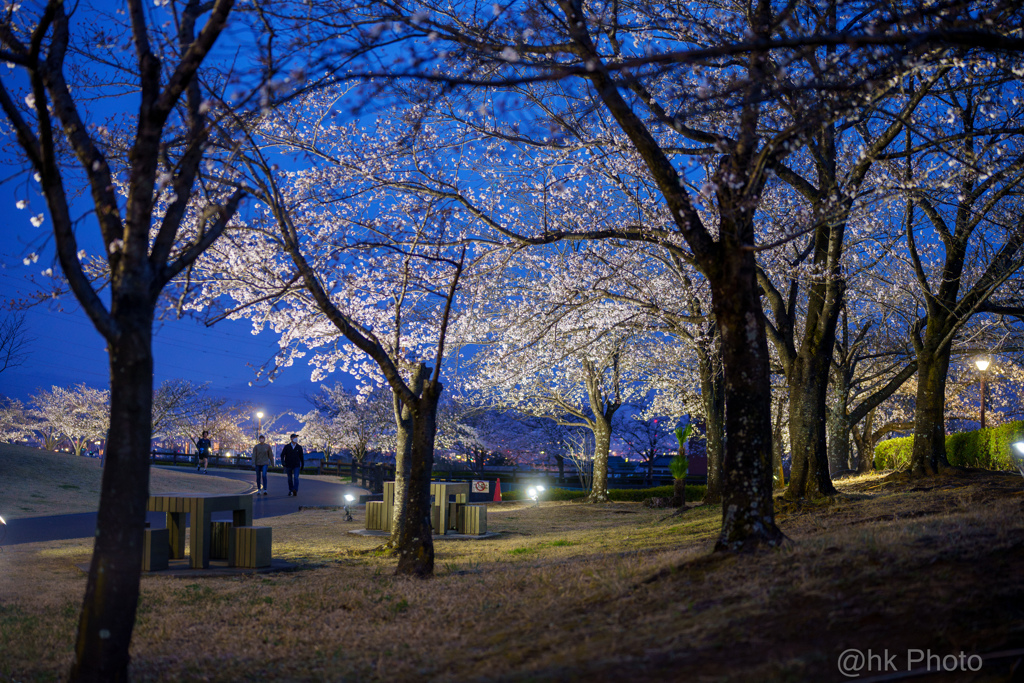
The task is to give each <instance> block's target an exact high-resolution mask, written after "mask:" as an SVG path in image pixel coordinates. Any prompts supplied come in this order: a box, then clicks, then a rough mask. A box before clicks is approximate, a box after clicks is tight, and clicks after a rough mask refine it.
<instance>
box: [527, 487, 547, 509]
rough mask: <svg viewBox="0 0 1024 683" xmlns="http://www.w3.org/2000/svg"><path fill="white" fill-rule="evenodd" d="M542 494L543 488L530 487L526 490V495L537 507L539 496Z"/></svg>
mask: <svg viewBox="0 0 1024 683" xmlns="http://www.w3.org/2000/svg"><path fill="white" fill-rule="evenodd" d="M543 492H544V487H543V486H531V487H530V488H528V489H526V495H527V496H528V497H529V498H530V500H532V501H533V504H534V505H537V506H540V494H541V493H543Z"/></svg>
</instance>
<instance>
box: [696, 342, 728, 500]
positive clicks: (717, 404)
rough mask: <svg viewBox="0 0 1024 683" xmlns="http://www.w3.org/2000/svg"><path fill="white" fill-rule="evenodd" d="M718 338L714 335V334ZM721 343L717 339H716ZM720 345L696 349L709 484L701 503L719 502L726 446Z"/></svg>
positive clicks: (723, 379)
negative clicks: (704, 349)
mask: <svg viewBox="0 0 1024 683" xmlns="http://www.w3.org/2000/svg"><path fill="white" fill-rule="evenodd" d="M716 338H717V336H716ZM719 345H720V342H719ZM720 353H721V349H720V348H715V347H714V346H712V348H711V349H710V350H708V351H707V352H705V351H703V350H699V351H698V353H697V370H698V373H699V375H700V393H701V402H702V403H703V405H704V421H705V424H706V425H707V432H706V434H705V438H706V442H705V455H706V456H707V461H708V484H707V490H706V491H705V492H704V504H705V505H709V504H710V505H715V504H718V503H721V502H722V451H723V448H724V446H725V386H724V384H725V378H724V375H723V373H722V361H721V356H720Z"/></svg>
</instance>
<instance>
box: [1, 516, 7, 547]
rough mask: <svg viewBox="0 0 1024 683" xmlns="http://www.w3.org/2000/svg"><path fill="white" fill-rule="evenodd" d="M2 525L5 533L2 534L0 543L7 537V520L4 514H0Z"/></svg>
mask: <svg viewBox="0 0 1024 683" xmlns="http://www.w3.org/2000/svg"><path fill="white" fill-rule="evenodd" d="M0 526H2V527H3V528H4V535H3V536H0V543H2V542H3V540H4V539H5V538H6V537H7V520H5V519H4V517H3V515H0Z"/></svg>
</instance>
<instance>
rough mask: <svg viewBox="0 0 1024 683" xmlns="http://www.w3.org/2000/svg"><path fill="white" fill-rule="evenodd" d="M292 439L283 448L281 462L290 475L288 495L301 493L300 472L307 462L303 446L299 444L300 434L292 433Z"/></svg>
mask: <svg viewBox="0 0 1024 683" xmlns="http://www.w3.org/2000/svg"><path fill="white" fill-rule="evenodd" d="M291 439H292V440H291V441H290V442H289V443H288V445H287V446H285V447H284V448H282V449H281V464H282V465H284V472H285V474H287V475H288V495H289V496H297V495H299V472H301V471H302V466H303V465H305V464H306V459H305V458H304V457H303V453H302V446H300V445H299V435H298V434H292V437H291Z"/></svg>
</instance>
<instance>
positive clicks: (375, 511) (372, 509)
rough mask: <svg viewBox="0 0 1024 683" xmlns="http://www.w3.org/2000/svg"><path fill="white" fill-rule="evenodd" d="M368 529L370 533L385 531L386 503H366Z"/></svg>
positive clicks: (373, 501)
mask: <svg viewBox="0 0 1024 683" xmlns="http://www.w3.org/2000/svg"><path fill="white" fill-rule="evenodd" d="M366 528H367V529H368V530H370V531H384V502H383V501H380V500H371V501H368V502H367V503H366Z"/></svg>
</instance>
